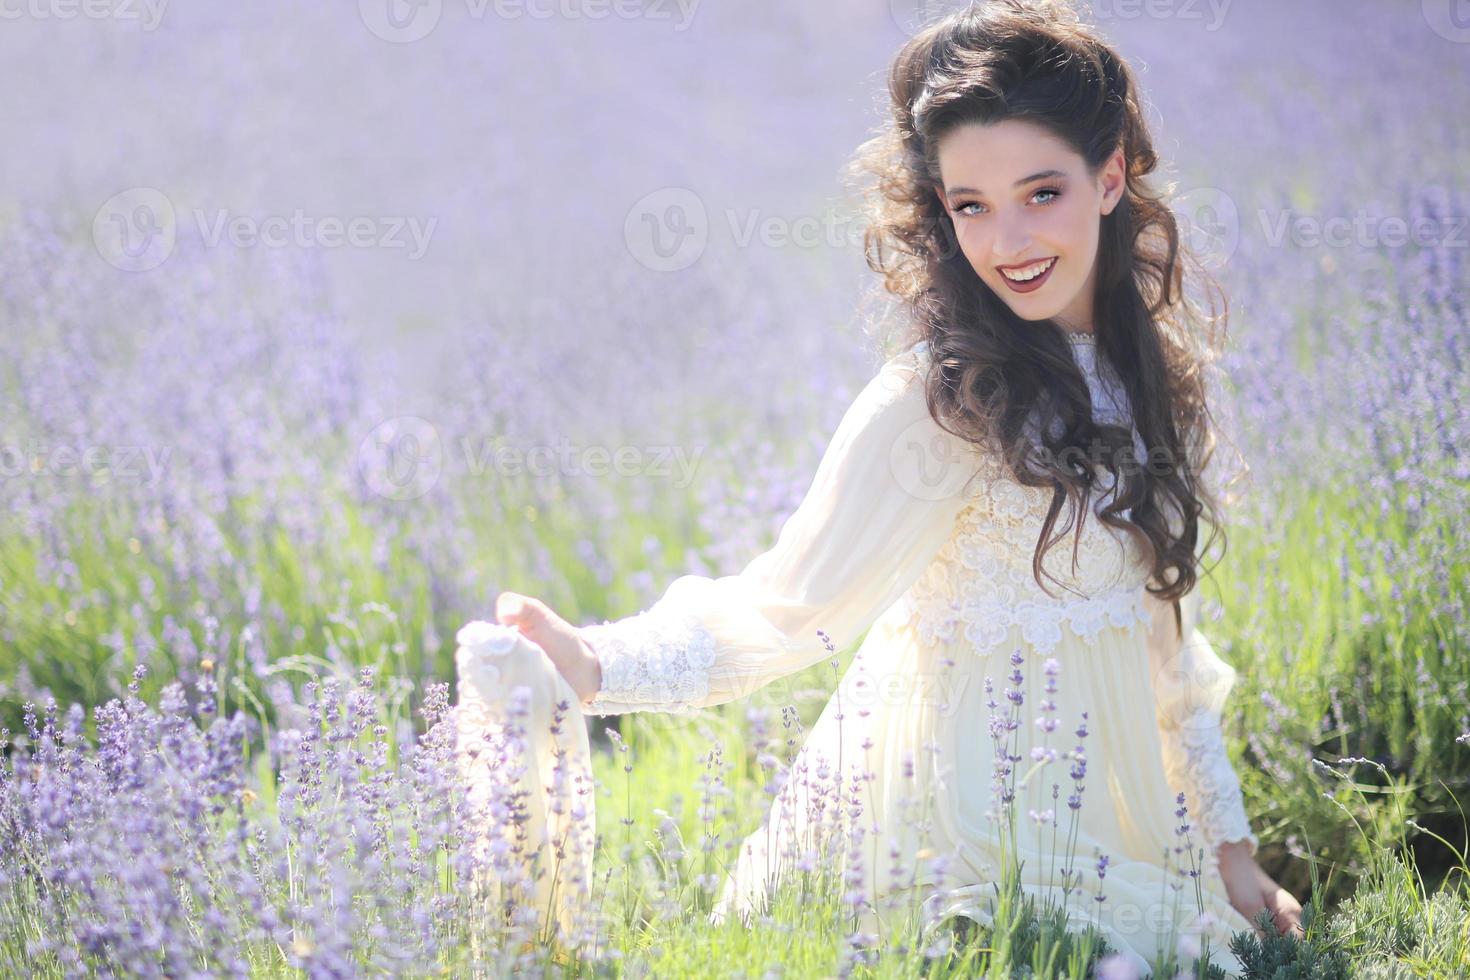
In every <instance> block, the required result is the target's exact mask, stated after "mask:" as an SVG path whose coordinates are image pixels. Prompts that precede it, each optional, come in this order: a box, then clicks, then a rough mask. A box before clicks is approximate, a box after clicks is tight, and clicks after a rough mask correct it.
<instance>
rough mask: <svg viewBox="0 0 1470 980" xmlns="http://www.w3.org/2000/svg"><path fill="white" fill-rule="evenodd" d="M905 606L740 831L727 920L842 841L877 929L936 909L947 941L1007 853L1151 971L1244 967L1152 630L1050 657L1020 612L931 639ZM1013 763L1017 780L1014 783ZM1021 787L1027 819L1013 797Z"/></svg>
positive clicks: (843, 862)
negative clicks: (1174, 964)
mask: <svg viewBox="0 0 1470 980" xmlns="http://www.w3.org/2000/svg"><path fill="white" fill-rule="evenodd" d="M899 611H900V610H899V609H898V607H895V610H893V611H892V612H893V613H895V614H892V615H885V616H884V617H882V618H881V619H880V620H879V621H878V622H877V623H876V624H875V625H874V627H873V629H872V630H871V631H870V632H869V633H868V635H867V638H866V639H865V640H864V642H863V644H862V646H861V647H860V649H859V652H858V653H857V655H856V657H855V658H854V660H853V662H852V664H851V666H850V667H849V669H848V671H847V672H846V674H845V675H844V677H843V679H842V681H841V682H840V684H839V686H838V690H837V693H836V694H835V695H834V696H833V697H832V698H831V699H830V700H829V701H828V703H827V704H826V706H825V708H824V709H823V711H822V713H821V716H820V718H819V719H818V721H817V722H816V724H815V725H814V726H813V728H812V730H811V732H810V733H809V735H808V737H807V739H806V742H805V743H804V745H803V747H802V749H801V750H800V752H799V754H798V756H797V758H796V760H795V762H794V763H793V765H792V766H791V775H790V778H789V780H788V782H787V783H786V785H785V786H784V787H783V788H782V790H781V792H780V793H779V794H778V796H777V798H776V799H775V801H774V802H773V804H772V807H771V812H770V816H769V819H768V821H767V823H766V825H765V826H763V827H762V828H759V829H757V830H756V831H754V832H753V833H751V834H750V835H749V836H748V837H746V839H745V841H744V843H743V844H742V846H741V848H740V856H739V860H738V863H737V865H736V867H735V868H734V869H733V870H732V872H731V874H730V875H729V876H728V877H727V879H726V881H725V884H724V887H723V889H722V891H721V894H720V898H719V902H718V904H717V905H716V907H715V911H714V916H713V918H714V920H715V921H723V920H724V919H725V917H726V916H728V914H729V913H730V912H732V911H735V912H737V913H738V914H739V915H740V916H741V917H742V919H746V920H747V921H748V917H749V916H751V915H754V914H759V912H760V911H762V909H763V905H762V902H763V896H764V895H765V894H766V893H767V890H768V889H769V888H771V887H772V886H773V885H774V884H775V882H776V881H778V880H779V879H781V878H783V877H784V876H785V875H786V874H787V873H788V872H789V871H790V869H791V868H792V867H795V866H801V862H802V860H803V857H805V859H806V861H807V862H808V865H807V866H809V865H810V862H812V860H813V857H814V854H813V849H814V848H817V847H819V846H825V848H826V851H825V853H826V854H827V855H828V857H827V859H826V860H828V861H836V862H839V864H840V866H841V867H842V868H843V870H844V874H845V875H846V880H847V882H848V884H847V885H846V886H845V887H847V888H850V889H852V892H851V893H850V894H849V898H850V900H852V901H854V903H855V904H857V905H858V906H859V912H860V916H861V918H860V921H861V923H862V931H866V932H869V933H871V934H872V935H873V936H874V937H878V936H884V935H885V934H886V933H887V932H888V931H889V930H898V929H904V928H906V927H907V926H908V925H909V924H912V923H915V922H918V923H921V924H923V925H924V926H925V933H924V935H925V937H926V939H927V938H932V935H933V930H934V928H935V927H937V926H938V925H940V924H941V923H943V922H944V921H945V920H948V919H950V918H951V917H954V916H964V917H966V918H969V919H972V920H974V921H976V922H978V923H981V924H983V925H989V924H991V922H992V918H991V912H992V911H993V910H994V908H995V904H994V903H995V899H996V897H997V891H998V888H997V883H998V882H999V881H1000V868H1001V867H1002V860H1003V855H1004V854H1005V853H1007V852H1009V853H1011V854H1012V855H1013V856H1014V859H1015V861H1018V862H1019V889H1020V891H1022V892H1024V893H1025V894H1027V895H1031V896H1034V897H1035V898H1036V899H1037V904H1038V906H1040V905H1041V904H1043V903H1051V904H1052V905H1054V906H1058V907H1062V908H1065V909H1066V912H1067V915H1068V919H1069V922H1070V925H1069V929H1080V928H1081V927H1083V926H1084V925H1093V926H1095V927H1096V928H1097V930H1098V931H1099V932H1101V934H1102V935H1103V936H1104V937H1105V938H1106V940H1107V942H1108V943H1109V944H1110V945H1111V946H1112V947H1113V948H1114V949H1115V950H1117V951H1118V952H1120V953H1121V954H1123V956H1124V957H1125V958H1126V959H1128V960H1129V961H1130V962H1131V963H1132V964H1133V965H1134V966H1135V967H1136V968H1137V969H1138V970H1139V972H1140V974H1142V973H1144V972H1146V971H1147V970H1149V969H1151V968H1152V966H1151V964H1152V962H1154V961H1157V959H1158V958H1159V957H1160V955H1161V954H1163V953H1165V952H1166V951H1169V950H1177V951H1179V953H1180V962H1181V965H1188V964H1189V963H1190V962H1191V961H1192V959H1193V957H1194V956H1195V955H1198V952H1197V951H1198V950H1199V949H1200V948H1201V947H1203V946H1207V947H1208V949H1209V951H1210V958H1211V961H1212V962H1214V963H1215V964H1217V965H1219V966H1221V967H1222V968H1224V969H1225V970H1226V971H1227V972H1229V973H1232V974H1234V973H1237V972H1238V971H1239V970H1240V963H1239V961H1238V960H1237V959H1236V957H1235V956H1234V955H1233V954H1232V953H1231V952H1230V951H1229V948H1228V943H1229V941H1230V938H1231V935H1232V933H1234V932H1237V931H1247V932H1249V931H1252V929H1253V927H1252V925H1251V923H1250V922H1249V921H1248V920H1247V919H1246V918H1245V917H1244V916H1243V915H1241V914H1240V912H1238V911H1237V910H1236V909H1235V908H1234V907H1233V906H1232V905H1231V904H1230V901H1229V899H1228V896H1227V894H1226V890H1225V885H1224V882H1223V881H1222V879H1221V878H1220V876H1219V873H1218V871H1217V869H1216V867H1215V864H1214V861H1213V860H1210V857H1211V856H1210V855H1209V854H1208V849H1205V850H1206V854H1205V857H1204V859H1201V857H1200V851H1201V848H1202V847H1203V845H1202V843H1201V841H1202V837H1201V833H1200V831H1199V829H1198V828H1197V827H1190V829H1189V832H1188V835H1187V838H1186V836H1184V835H1181V834H1180V833H1179V832H1178V831H1179V829H1180V827H1181V826H1183V825H1185V824H1187V823H1191V822H1192V817H1191V816H1190V815H1189V814H1187V813H1186V814H1185V816H1184V817H1182V818H1181V817H1179V816H1177V815H1176V813H1177V811H1178V809H1179V803H1178V801H1177V796H1178V793H1177V792H1176V791H1175V789H1173V788H1172V787H1171V786H1170V784H1169V782H1168V780H1167V778H1166V776H1165V767H1164V762H1163V756H1162V746H1161V743H1160V734H1159V728H1158V724H1157V722H1156V717H1155V698H1154V694H1153V690H1154V688H1153V685H1152V684H1151V678H1150V676H1149V671H1150V664H1149V658H1148V655H1147V651H1146V647H1145V640H1146V636H1145V633H1144V630H1143V629H1142V628H1141V626H1140V625H1138V624H1134V625H1130V626H1126V627H1117V626H1105V627H1103V628H1102V629H1100V630H1099V631H1097V632H1096V633H1095V634H1093V635H1091V636H1089V637H1088V638H1086V639H1083V638H1081V637H1078V636H1076V635H1075V634H1074V633H1072V632H1071V631H1069V630H1065V629H1064V630H1062V637H1061V640H1060V641H1059V642H1057V643H1056V644H1055V645H1054V646H1050V645H1049V649H1047V650H1046V651H1044V652H1039V651H1038V650H1037V649H1036V648H1035V647H1034V646H1033V645H1032V644H1030V643H1028V642H1027V641H1026V639H1025V638H1024V636H1023V635H1022V629H1021V628H1020V627H1019V626H1015V627H1011V628H1010V632H1009V635H1008V637H1007V640H1006V642H1004V643H1002V644H999V645H998V646H996V647H994V648H992V649H991V650H989V651H988V652H984V653H977V652H976V651H975V650H974V648H973V645H972V644H970V643H968V642H967V641H966V640H965V639H964V638H963V637H962V636H959V637H957V639H956V640H954V641H952V642H940V643H935V644H926V643H921V642H919V641H918V638H917V637H916V636H915V635H914V633H913V632H912V631H911V629H910V627H909V626H908V625H907V624H906V623H905V622H904V619H903V616H902V615H899V614H897V613H899ZM1016 661H1019V663H1017V662H1016ZM1017 672H1019V676H1020V680H1019V682H1017V680H1016V675H1017ZM1048 687H1051V688H1052V690H1048ZM1011 692H1019V700H1017V699H1016V698H1014V697H1012V696H1011ZM1048 729H1050V730H1048ZM1080 731H1085V734H1079V732H1080ZM997 739H1000V740H1001V741H999V742H998V741H997ZM1079 746H1080V747H1081V752H1082V757H1083V758H1085V766H1082V765H1079V760H1078V757H1077V754H1076V751H1077V749H1078V747H1079ZM1017 756H1018V757H1019V759H1016V758H1015V757H1017ZM1038 756H1039V757H1038ZM1008 757H1009V758H1011V759H1012V762H1011V770H1012V772H1013V775H1012V776H1011V777H1010V778H1009V779H1008V780H1007V779H1005V778H1004V775H1003V774H1002V778H1001V779H1000V781H999V782H998V781H997V762H998V761H999V762H1000V763H1001V764H1002V765H1003V766H1004V764H1005V762H1006V759H1007V758H1008ZM839 758H840V762H839ZM839 765H840V767H841V769H840V771H842V772H845V774H846V775H845V778H842V777H839V776H838V775H837V774H838V772H839ZM1075 777H1080V779H1079V778H1075ZM839 782H840V783H841V784H842V788H841V794H840V798H841V803H840V805H839V804H838V803H837V802H836V801H837V798H838V784H839ZM1079 783H1080V784H1081V789H1080V791H1079V788H1078V786H1079ZM1006 785H1009V787H1010V791H1011V792H1013V793H1014V799H1013V801H1012V803H1011V806H1010V810H1011V812H1013V813H1014V820H1013V821H1007V820H1006V819H1005V809H1006V808H1005V807H1002V806H998V805H997V804H998V803H1000V802H1001V800H1002V797H1003V796H1004V790H1003V789H1002V788H1001V787H1004V786H1006ZM1071 804H1078V806H1077V807H1076V808H1075V809H1074V807H1073V806H1072V805H1071ZM855 809H860V813H859V815H858V816H857V817H856V819H855V822H854V821H853V820H852V819H850V818H849V815H850V814H851V813H852V811H853V810H855ZM838 821H846V823H845V824H842V825H841V826H843V827H845V828H847V829H848V833H847V834H846V835H845V836H834V835H833V830H834V828H837V827H838V826H839V823H838ZM854 826H856V828H857V829H858V830H859V831H860V832H861V837H862V840H861V842H860V843H858V844H856V845H854V844H853V843H852V841H853V839H854V838H855V837H857V836H858V834H856V833H853V832H852V830H851V828H853V827H854ZM1007 827H1012V828H1013V832H1012V831H1010V830H1007V829H1006V828H1007ZM1012 833H1013V836H1012ZM834 840H835V841H837V843H835V844H834V843H832V842H833V841H834ZM1069 840H1071V841H1072V842H1073V843H1072V845H1071V848H1070V849H1071V852H1072V856H1071V857H1069V856H1068V853H1067V852H1068V841H1069ZM844 841H845V842H846V843H843V842H844ZM1186 841H1187V843H1188V844H1189V845H1192V846H1186ZM1008 842H1009V843H1008ZM1103 858H1105V861H1103V862H1102V863H1103V872H1104V874H1103V876H1102V877H1101V878H1099V876H1098V867H1099V863H1100V860H1101V859H1103ZM1015 861H1013V862H1012V863H1011V864H1010V866H1011V867H1016V866H1017V865H1016V863H1015ZM1069 869H1070V873H1068V872H1069ZM1191 871H1194V872H1196V873H1195V874H1193V875H1191V874H1190V872H1191ZM1069 885H1070V887H1068V886H1069ZM858 892H861V901H858V895H857V893H858ZM1099 895H1101V896H1103V898H1102V901H1098V900H1097V896H1099ZM1166 948H1167V949H1166Z"/></svg>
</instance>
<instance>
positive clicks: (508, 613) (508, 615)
mask: <svg viewBox="0 0 1470 980" xmlns="http://www.w3.org/2000/svg"><path fill="white" fill-rule="evenodd" d="M535 603H536V600H535V599H532V598H531V597H530V596H524V595H521V594H520V593H518V592H502V593H500V595H498V596H496V598H495V617H496V618H497V619H499V620H500V622H501V623H502V624H503V625H505V626H520V627H529V626H531V625H533V624H534V622H535V619H536V614H535Z"/></svg>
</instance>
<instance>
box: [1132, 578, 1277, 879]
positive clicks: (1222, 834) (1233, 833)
mask: <svg viewBox="0 0 1470 980" xmlns="http://www.w3.org/2000/svg"><path fill="white" fill-rule="evenodd" d="M1147 602H1148V605H1149V608H1150V610H1151V614H1152V619H1151V623H1152V626H1151V632H1150V636H1149V648H1150V665H1151V668H1152V674H1153V679H1154V694H1155V709H1156V714H1157V718H1158V724H1159V735H1160V740H1161V742H1162V745H1163V753H1164V773H1165V775H1166V777H1167V778H1168V781H1169V785H1171V786H1173V787H1174V788H1175V790H1176V791H1182V792H1183V793H1184V794H1185V803H1186V805H1187V806H1188V807H1189V812H1190V814H1191V815H1192V816H1193V821H1192V822H1193V823H1194V824H1195V826H1197V827H1198V828H1199V829H1200V832H1201V834H1202V835H1203V837H1204V841H1205V843H1206V844H1207V845H1208V847H1207V851H1208V852H1209V853H1210V854H1211V855H1213V854H1214V853H1215V849H1216V848H1218V847H1219V845H1220V844H1222V843H1225V842H1226V841H1240V840H1244V841H1247V842H1249V844H1250V849H1251V853H1252V854H1254V853H1255V852H1256V847H1257V845H1258V844H1259V841H1258V840H1257V838H1256V835H1255V834H1254V833H1252V832H1251V825H1250V819H1249V818H1248V817H1247V816H1246V812H1245V801H1244V799H1243V798H1242V796H1241V790H1240V779H1239V777H1237V776H1236V774H1235V769H1234V767H1233V766H1232V765H1231V763H1230V756H1229V753H1228V752H1227V751H1226V746H1225V738H1224V733H1223V731H1222V729H1221V725H1220V719H1221V715H1222V713H1223V708H1224V705H1225V703H1226V700H1227V699H1228V697H1229V695H1230V691H1231V689H1232V688H1233V687H1234V686H1235V668H1233V667H1231V666H1230V665H1229V664H1228V663H1226V662H1225V661H1224V660H1222V659H1220V657H1219V656H1218V655H1217V654H1216V653H1215V650H1214V648H1213V647H1212V646H1211V645H1210V641H1209V638H1208V637H1207V636H1205V634H1204V633H1203V632H1202V631H1201V630H1200V628H1199V590H1198V589H1194V590H1192V591H1191V592H1190V593H1189V595H1187V596H1185V597H1184V598H1183V599H1182V600H1180V612H1181V613H1182V614H1183V616H1182V618H1183V621H1184V639H1183V640H1182V641H1181V640H1179V639H1178V638H1177V637H1178V634H1177V633H1176V632H1175V629H1174V610H1173V609H1172V607H1170V606H1169V605H1167V604H1166V603H1162V602H1159V601H1158V600H1156V599H1154V598H1153V597H1152V596H1150V597H1149V598H1148V600H1147Z"/></svg>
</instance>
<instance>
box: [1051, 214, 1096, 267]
mask: <svg viewBox="0 0 1470 980" xmlns="http://www.w3.org/2000/svg"><path fill="white" fill-rule="evenodd" d="M1097 230H1098V229H1097V215H1096V214H1095V213H1093V212H1091V211H1089V210H1088V209H1087V208H1086V207H1085V206H1083V205H1081V204H1075V205H1073V206H1071V207H1064V208H1056V209H1054V210H1053V211H1052V212H1051V213H1050V214H1048V215H1047V216H1046V218H1045V220H1044V222H1043V223H1042V225H1041V226H1040V227H1039V228H1038V229H1037V234H1038V236H1040V237H1042V238H1043V239H1044V240H1046V241H1049V242H1050V243H1051V244H1052V245H1053V246H1055V247H1056V249H1057V251H1062V252H1066V253H1068V254H1069V255H1073V256H1079V255H1085V254H1086V253H1087V252H1088V251H1089V250H1090V249H1092V248H1095V247H1096V245H1097Z"/></svg>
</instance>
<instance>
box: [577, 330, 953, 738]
mask: <svg viewBox="0 0 1470 980" xmlns="http://www.w3.org/2000/svg"><path fill="white" fill-rule="evenodd" d="M927 363H928V361H927V353H926V351H925V350H924V349H923V348H922V347H920V348H917V349H915V350H910V351H907V352H905V353H903V354H901V355H899V356H897V357H895V358H893V359H891V360H890V361H888V362H887V363H886V364H884V365H883V367H882V369H881V370H880V371H879V372H878V374H877V375H876V376H875V377H874V378H873V379H872V380H871V381H869V382H868V384H867V385H866V386H865V387H864V388H863V390H862V391H861V392H860V393H859V394H858V396H857V398H856V400H855V401H854V402H853V404H852V405H851V406H850V407H849V408H848V410H847V412H846V414H845V415H844V416H843V418H842V421H841V422H840V423H839V425H838V427H837V430H836V432H835V434H834V435H833V437H832V440H831V442H830V444H829V445H828V447H827V449H826V452H825V453H824V455H823V457H822V460H821V463H820V464H819V465H818V467H817V471H816V475H815V477H814V479H813V481H812V484H811V487H810V488H809V489H808V491H807V493H806V495H805V497H804V498H803V500H802V502H801V504H800V506H798V507H797V509H796V510H795V512H793V513H792V515H791V516H790V517H789V518H788V519H787V520H786V522H785V523H784V524H783V525H782V527H781V531H780V533H779V535H778V537H777V541H776V543H775V545H774V546H773V547H772V548H771V549H770V550H768V551H766V552H765V553H763V554H761V555H759V556H757V557H756V558H754V559H753V560H752V561H751V562H750V563H749V564H747V565H746V566H745V568H744V569H743V570H742V571H741V572H739V573H738V574H735V575H726V576H723V577H718V578H709V577H704V576H699V575H685V576H682V577H680V578H677V579H675V580H674V581H673V583H672V584H670V585H669V587H668V589H667V590H666V591H665V592H664V594H663V596H662V597H661V598H660V599H659V600H658V601H657V602H655V603H654V604H653V605H652V606H651V607H650V608H649V609H647V610H645V611H643V612H641V613H638V614H637V615H634V616H630V617H627V618H625V619H620V620H617V621H616V622H603V623H599V624H593V625H590V626H585V627H583V628H582V629H581V631H580V632H581V636H582V638H583V639H584V640H585V641H586V642H587V643H588V645H589V646H590V648H591V649H592V651H593V653H594V656H595V659H596V662H597V664H598V666H599V668H600V671H601V680H600V689H598V690H597V692H596V694H595V695H594V696H593V697H592V698H590V699H589V700H587V701H584V702H583V704H582V709H583V711H584V712H585V713H587V714H596V715H607V714H621V713H626V712H630V711H664V712H686V711H691V710H694V709H697V708H703V707H708V706H711V705H716V704H721V703H724V702H727V701H732V700H735V699H737V698H741V697H745V696H747V695H749V694H751V693H752V692H754V691H755V690H757V689H758V688H760V687H763V686H765V685H766V684H769V683H771V682H772V681H774V680H776V679H778V678H780V677H784V676H786V675H788V674H792V673H795V672H796V671H799V670H802V669H804V668H806V667H808V666H810V665H812V664H814V663H816V662H817V661H819V660H821V659H822V658H823V657H825V656H829V653H828V651H827V647H826V644H825V642H824V640H823V638H822V637H821V636H819V635H818V631H822V632H824V633H825V634H826V635H827V636H828V637H830V639H831V642H832V643H833V645H834V647H835V649H839V650H840V649H844V648H845V647H846V646H847V645H848V644H849V643H850V642H852V641H854V640H856V639H857V638H858V637H859V636H860V635H861V634H862V633H863V632H865V631H866V630H867V629H868V627H869V626H871V625H872V623H873V622H874V621H875V620H876V619H877V617H878V616H879V615H881V614H882V612H883V611H884V610H885V609H886V608H888V606H889V605H891V604H892V603H893V602H894V601H895V600H897V599H898V598H899V597H900V596H901V595H902V594H903V593H904V591H905V590H906V589H907V588H908V587H909V585H910V584H911V583H912V582H913V581H914V580H915V579H916V578H918V576H919V575H920V573H921V572H922V571H923V570H924V568H925V567H926V566H927V565H928V564H929V562H930V561H931V560H932V559H933V557H934V555H935V554H936V553H937V552H938V550H939V549H940V547H941V546H942V545H943V544H944V543H945V541H947V540H948V538H949V535H950V534H951V532H952V531H953V529H954V523H955V520H956V518H957V517H958V515H959V512H960V511H961V509H962V508H963V507H964V505H965V503H966V502H967V500H968V498H969V494H970V490H971V489H972V487H971V480H972V478H974V477H975V475H976V474H977V473H978V472H979V470H980V461H979V457H978V455H977V454H976V452H975V450H974V448H973V447H972V446H971V445H970V444H969V443H968V442H966V441H964V440H962V439H959V438H958V437H956V436H953V435H952V434H950V433H948V432H946V431H945V430H944V429H942V428H940V427H939V425H938V424H937V423H935V422H934V420H933V419H932V418H931V417H930V416H929V412H928V407H927V405H926V403H925V398H924V390H923V383H922V381H923V372H924V371H925V370H926V369H927Z"/></svg>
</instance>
